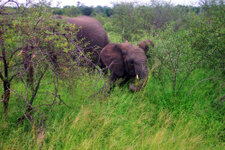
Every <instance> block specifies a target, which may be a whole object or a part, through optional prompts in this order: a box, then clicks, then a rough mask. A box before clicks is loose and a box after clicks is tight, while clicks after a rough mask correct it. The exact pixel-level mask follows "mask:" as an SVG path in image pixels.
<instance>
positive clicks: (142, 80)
mask: <svg viewBox="0 0 225 150" xmlns="http://www.w3.org/2000/svg"><path fill="white" fill-rule="evenodd" d="M136 81H138V82H137V83H135V84H130V85H129V88H130V90H131V91H132V92H137V91H140V90H141V88H142V87H145V85H146V83H147V81H148V69H147V67H146V66H145V67H144V68H143V69H142V70H141V71H140V73H139V71H138V72H137V73H136Z"/></svg>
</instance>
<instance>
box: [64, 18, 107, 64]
mask: <svg viewBox="0 0 225 150" xmlns="http://www.w3.org/2000/svg"><path fill="white" fill-rule="evenodd" d="M61 19H65V21H66V22H67V23H70V24H73V25H76V27H80V30H79V32H78V35H77V37H78V40H83V41H82V42H83V44H84V43H88V45H87V46H86V47H85V48H84V53H87V52H89V53H90V58H91V60H92V62H93V63H94V64H96V65H98V66H100V67H103V66H102V63H101V61H100V51H101V50H102V49H103V47H105V46H106V45H107V44H108V43H109V38H108V35H107V33H106V31H105V29H104V27H103V26H102V24H101V23H100V22H99V21H98V20H96V19H95V18H93V17H89V16H78V17H72V18H71V17H65V16H62V17H61Z"/></svg>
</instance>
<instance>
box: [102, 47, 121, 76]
mask: <svg viewBox="0 0 225 150" xmlns="http://www.w3.org/2000/svg"><path fill="white" fill-rule="evenodd" d="M100 57H101V60H102V62H103V63H104V64H105V65H106V66H107V67H109V69H110V70H111V72H113V73H114V74H116V75H117V76H119V77H121V76H123V75H124V71H125V69H124V63H123V56H122V53H121V50H120V49H119V47H118V44H114V43H110V44H108V45H106V46H105V47H104V48H103V49H102V51H101V53H100Z"/></svg>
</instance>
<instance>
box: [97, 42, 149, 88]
mask: <svg viewBox="0 0 225 150" xmlns="http://www.w3.org/2000/svg"><path fill="white" fill-rule="evenodd" d="M149 43H150V44H151V42H150V40H146V41H142V42H140V44H138V45H139V46H135V45H133V44H130V43H129V42H128V41H126V42H124V43H120V44H116V43H109V44H108V45H106V46H105V47H104V48H103V49H102V51H101V53H100V57H101V60H102V62H103V64H104V65H105V66H106V67H108V68H109V69H110V72H111V74H110V79H109V80H110V81H109V83H110V86H112V84H113V83H114V82H115V81H116V80H117V79H118V78H125V82H126V81H128V80H129V79H131V78H135V77H136V78H137V80H138V84H137V85H136V84H133V83H131V84H130V85H129V88H130V90H131V91H132V92H137V91H139V90H140V89H141V88H142V87H144V86H145V85H146V83H147V81H148V69H147V57H146V52H147V50H148V49H149V47H148V44H149ZM152 44H153V42H152ZM147 47H148V48H147Z"/></svg>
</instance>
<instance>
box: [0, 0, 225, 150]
mask: <svg viewBox="0 0 225 150" xmlns="http://www.w3.org/2000/svg"><path fill="white" fill-rule="evenodd" d="M11 2H12V1H11ZM152 2H154V3H151V4H149V5H142V4H137V3H119V4H115V5H114V7H113V8H107V7H96V8H91V9H89V8H88V9H86V7H84V6H77V7H75V6H71V7H70V6H66V7H64V8H51V7H49V6H48V5H43V4H39V5H28V6H22V5H19V4H17V3H16V5H18V6H19V7H18V6H17V7H16V8H9V7H4V6H3V5H2V6H1V7H0V16H1V18H0V24H1V28H0V42H1V47H0V50H1V54H0V66H1V69H0V78H1V82H0V85H1V87H2V89H1V90H0V94H1V95H2V100H1V101H0V103H3V105H2V106H1V107H0V108H1V111H0V114H1V117H0V118H1V121H0V124H1V125H0V129H1V131H0V133H1V134H0V139H1V140H0V144H1V146H0V148H3V149H13V148H15V149H33V148H35V149H39V148H43V149H49V148H55V149H62V148H64V149H74V148H75V149H76V148H77V149H79V148H80V149H125V148H127V149H128V148H134V149H148V148H152V149H168V148H169V149H223V147H224V130H225V129H224V120H225V118H224V116H225V104H224V102H225V93H224V91H225V78H224V75H225V68H224V66H225V60H224V56H225V44H224V43H225V38H224V34H225V19H224V18H225V16H224V15H225V13H224V10H225V5H224V2H223V1H221V0H215V1H211V3H209V2H208V1H201V2H202V3H201V5H200V6H199V7H191V6H173V5H171V4H168V3H159V2H157V1H152ZM84 10H85V11H86V13H87V14H89V15H92V16H95V17H96V18H97V19H98V20H99V21H100V22H101V23H102V24H103V25H104V27H105V29H106V31H107V33H108V35H109V38H110V41H111V42H114V43H121V42H124V41H125V40H128V41H129V42H131V43H133V44H137V43H138V42H139V41H142V40H146V39H147V38H149V39H151V40H152V41H153V42H154V45H155V47H154V48H152V49H150V50H149V51H148V53H147V57H148V68H149V72H150V76H149V81H148V83H147V85H146V87H145V88H144V89H143V90H142V91H140V92H139V93H135V94H133V93H130V92H129V91H128V89H127V87H126V86H127V85H126V84H125V85H124V86H123V87H116V88H115V89H114V90H112V91H111V93H104V91H103V93H98V94H96V92H97V91H99V89H100V88H101V87H102V86H103V84H105V80H104V78H101V77H100V76H99V74H98V73H91V74H89V73H85V71H86V70H87V69H86V68H81V67H79V65H78V64H80V63H83V62H85V61H88V58H86V57H85V55H83V53H82V44H83V43H82V41H77V40H76V33H77V31H79V29H77V28H76V27H74V26H68V25H65V23H62V22H58V21H57V20H55V19H49V18H51V15H54V14H59V15H66V16H71V17H73V16H77V15H81V14H84V12H85V11H84ZM107 10H109V12H110V15H108V14H107ZM90 12H91V13H90ZM109 16H110V17H109ZM68 28H70V32H69V30H68ZM18 29H19V30H18ZM74 39H75V40H74ZM74 41H76V42H74ZM71 52H72V53H71ZM54 54H55V55H54ZM72 54H75V56H76V57H78V58H83V59H81V60H79V59H78V61H74V60H73V61H71V59H70V58H71V56H74V55H72ZM56 55H57V56H58V57H57V58H58V59H57V62H58V63H57V64H55V63H54V56H56ZM26 58H27V59H26ZM24 62H25V63H24ZM26 63H28V67H27V65H26ZM30 66H32V70H33V75H32V76H33V79H32V80H33V83H31V82H30V80H31V79H29V78H30V75H31V74H29V73H30V72H29V71H31V67H30ZM98 69H99V68H97V70H98ZM5 87H6V88H5ZM6 100H7V101H6ZM9 100H10V101H9ZM6 102H7V105H9V109H8V110H7V109H6V107H5V104H4V103H6ZM62 103H64V105H60V106H58V105H59V104H62ZM31 110H32V111H31ZM7 112H8V115H6V114H7ZM5 116H8V117H5ZM21 116H24V117H23V119H24V121H23V123H19V124H18V119H19V120H21ZM13 142H15V144H14V145H12V144H11V143H13ZM25 142H26V143H27V144H24V143H25ZM21 143H22V144H21Z"/></svg>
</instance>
